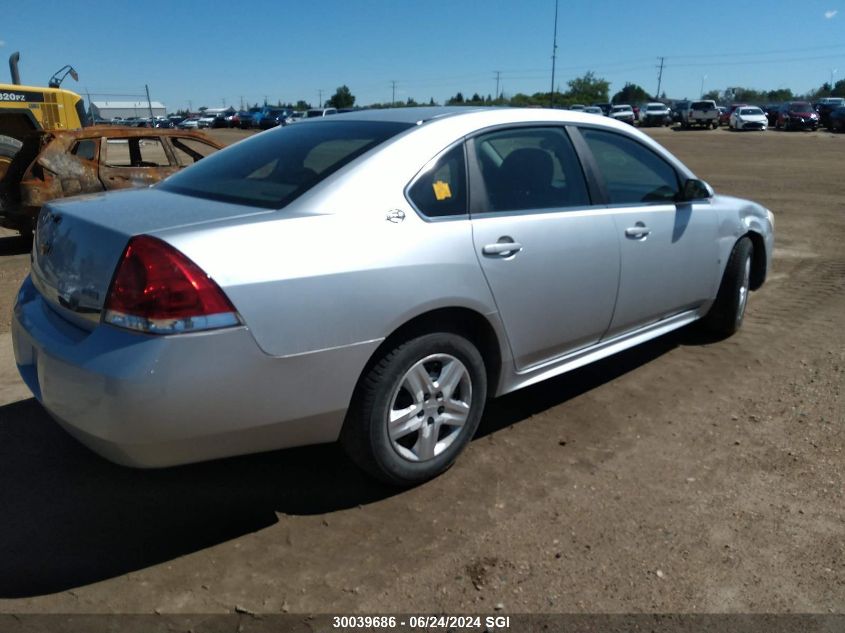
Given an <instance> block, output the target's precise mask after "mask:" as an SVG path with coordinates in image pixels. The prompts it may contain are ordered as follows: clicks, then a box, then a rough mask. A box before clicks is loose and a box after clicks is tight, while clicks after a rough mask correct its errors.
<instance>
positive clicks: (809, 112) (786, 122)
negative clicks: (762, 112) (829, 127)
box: [775, 101, 819, 132]
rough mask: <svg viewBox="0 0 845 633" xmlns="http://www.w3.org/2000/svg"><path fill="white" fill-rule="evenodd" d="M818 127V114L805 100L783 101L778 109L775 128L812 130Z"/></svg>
mask: <svg viewBox="0 0 845 633" xmlns="http://www.w3.org/2000/svg"><path fill="white" fill-rule="evenodd" d="M818 127H819V114H818V112H816V111H815V110H814V109H813V106H812V104H811V103H809V102H807V101H790V102H788V103H784V104H783V105H782V106H781V107H780V110H779V111H778V118H777V121H776V122H775V128H776V129H778V130H780V129H784V130H812V131H814V132H815V131H816V130H817V129H818Z"/></svg>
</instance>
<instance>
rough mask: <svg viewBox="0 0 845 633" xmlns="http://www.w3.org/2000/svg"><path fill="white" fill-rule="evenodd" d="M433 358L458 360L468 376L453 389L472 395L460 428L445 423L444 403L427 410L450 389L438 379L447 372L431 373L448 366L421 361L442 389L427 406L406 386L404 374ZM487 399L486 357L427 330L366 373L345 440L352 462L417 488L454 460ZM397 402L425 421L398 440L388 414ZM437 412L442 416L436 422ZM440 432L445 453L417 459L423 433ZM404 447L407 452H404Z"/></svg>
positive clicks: (446, 335) (346, 424)
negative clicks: (441, 422)
mask: <svg viewBox="0 0 845 633" xmlns="http://www.w3.org/2000/svg"><path fill="white" fill-rule="evenodd" d="M431 358H435V359H438V358H451V359H453V360H454V359H456V360H458V361H460V364H461V365H462V369H463V370H465V372H463V371H461V375H463V376H464V378H462V379H461V382H460V383H459V384H457V385H456V387H455V390H454V391H453V392H452V393H457V394H458V396H457V398H467V396H468V399H469V403H468V404H469V409H468V412H467V414H466V419H465V421H464V423H463V424H462V425H461V426H457V427H455V426H450V425H448V424H447V423H443V424H442V425H441V424H440V420H441V419H445V418H446V417H448V416H444V418H441V417H440V415H439V414H441V413H443V409H444V407H440V409H437V410H435V409H431V410H429V409H428V408H427V407H435V408H436V407H437V405H438V400H440V401H442V398H438V396H443V395H444V394H443V392H446V391H447V388H445V387H443V386H441V385H439V380H438V379H439V378H441V377H442V374H436V375H435V376H432V372H435V373H436V372H437V371H438V364H439V367H440V370H439V371H443V370H444V368H445V367H446V366H447V365H445V364H443V363H440V361H439V360H429V361H426V365H422V367H423V368H424V369H425V371H426V372H427V373H428V375H429V376H431V380H432V385H433V386H434V387H435V389H442V392H437V393H428V394H427V395H428V396H429V398H424V399H425V400H426V402H424V403H423V406H422V407H419V405H417V404H415V403H414V402H413V398H412V394H411V393H410V390H408V389H407V388H406V387H405V386H403V385H407V382H405V378H406V376H407V375H409V372H410V371H411V369H412V368H414V367H415V366H420V363H422V361H424V360H426V359H431ZM447 362H451V361H448V360H447ZM456 367H458V369H461V368H460V367H459V366H456ZM444 373H445V372H444ZM467 380H468V381H469V383H467V382H466V381H467ZM470 394H471V395H470ZM448 397H449V396H447V398H448ZM403 398H404V402H403V401H402V399H403ZM486 401H487V373H486V370H485V367H484V360H483V359H482V357H481V354H480V353H479V351H478V350H477V349H476V347H475V346H474V345H473V344H472V343H470V342H469V341H468V340H467V339H465V338H463V337H462V336H459V335H457V334H451V333H445V332H440V333H435V334H426V335H423V336H419V337H417V338H414V339H411V340H409V341H407V342H405V343H402V344H401V345H398V346H397V347H395V348H394V349H392V350H390V351H387V352H386V353H385V354H384V355H383V356H382V357H381V358H380V359H379V360H378V361H377V362H376V363H375V364H374V365H372V367H371V369H370V370H369V371H368V372H367V373H366V375H364V376H362V378H361V380H360V381H359V384H358V386H357V388H356V389H355V393H354V395H353V400H352V404H351V406H350V408H349V411H348V412H347V416H346V420H345V422H344V425H343V429H342V431H341V434H340V442H341V445H342V446H343V448H344V449H345V451H346V453H347V454H348V455H349V457H350V458H351V459H352V461H354V462H355V463H356V464H357V465H358V466H360V467H361V468H362V469H363V470H365V471H366V472H368V473H369V474H371V475H372V476H374V477H375V478H377V479H380V480H381V481H384V482H386V483H388V484H391V485H396V486H403V487H405V486H413V485H416V484H420V483H422V482H424V481H427V480H429V479H432V478H433V477H436V476H437V475H439V474H441V473H442V472H444V471H445V470H447V469H448V468H449V467H450V466H451V465H452V464H453V463H454V462H455V460H456V459H457V457H458V455H459V454H460V453H461V451H462V450H463V449H464V447H465V446H466V445H467V443H468V442H469V441H470V440H471V439H472V437H473V435H475V431H476V429H477V428H478V423H479V421H480V420H481V415H482V413H483V412H484V405H485V403H486ZM394 404H400V405H401V409H407V410H408V411H411V412H416V415H415V416H414V417H413V418H409V424H410V423H411V422H413V423H414V424H421V426H420V428H419V429H418V430H414V431H410V432H408V433H407V434H406V435H404V436H401V437H400V438H398V439H396V440H394V439H391V437H390V435H389V433H388V420H389V413H390V411H396V410H397V409H394ZM405 405H407V406H405ZM415 407H416V408H415ZM401 409H400V410H401ZM420 413H422V414H423V415H420ZM432 416H434V417H437V420H436V421H435V419H434V417H432ZM418 418H419V422H417V419H418ZM437 429H439V430H437ZM426 430H427V431H428V434H426V432H425V431H426ZM444 430H445V431H446V433H445V435H444V433H443V431H444ZM435 432H436V433H438V435H437V436H436V438H435V440H438V439H440V438H442V440H443V441H447V440H449V441H450V442H451V443H449V444H448V445H447V446H446V447H445V448H442V449H441V452H439V453H437V452H434V456H433V457H427V458H424V459H423V458H419V459H414V456H413V455H411V453H413V452H414V449H415V448H416V447H419V446H422V445H423V444H424V436H425V437H432V435H431V434H432V433H435ZM449 438H451V439H449ZM400 450H401V451H404V453H406V454H404V455H403V454H400ZM432 451H436V448H432ZM421 452H423V451H421Z"/></svg>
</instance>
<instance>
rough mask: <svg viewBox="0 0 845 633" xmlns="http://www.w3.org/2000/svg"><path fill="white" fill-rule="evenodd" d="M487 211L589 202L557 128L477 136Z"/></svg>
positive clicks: (579, 172) (577, 165)
mask: <svg viewBox="0 0 845 633" xmlns="http://www.w3.org/2000/svg"><path fill="white" fill-rule="evenodd" d="M474 145H475V154H476V158H477V160H478V164H479V166H480V169H481V174H482V178H483V180H484V186H485V188H486V190H487V197H488V209H487V210H488V211H520V210H526V209H560V208H565V207H579V206H580V207H583V206H587V205H589V204H590V198H589V195H588V193H587V185H586V182H585V181H584V173H583V171H582V170H581V164H580V163H579V162H578V158H577V156H576V154H575V150H574V149H573V148H572V143H571V141H570V140H569V137H568V136H567V135H566V133H565V132H564V131H563V130H562V129H561V128H555V127H544V128H515V129H510V130H502V131H496V132H490V133H488V134H484V135H482V136H479V137H477V138H476V139H475V143H474Z"/></svg>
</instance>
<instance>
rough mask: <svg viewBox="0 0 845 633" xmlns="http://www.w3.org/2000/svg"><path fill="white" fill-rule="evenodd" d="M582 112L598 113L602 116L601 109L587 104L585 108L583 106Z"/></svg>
mask: <svg viewBox="0 0 845 633" xmlns="http://www.w3.org/2000/svg"><path fill="white" fill-rule="evenodd" d="M584 112H585V113H586V114H598V115H601V116H604V112H602V109H601V108H599V107H598V106H587V107H586V108H584Z"/></svg>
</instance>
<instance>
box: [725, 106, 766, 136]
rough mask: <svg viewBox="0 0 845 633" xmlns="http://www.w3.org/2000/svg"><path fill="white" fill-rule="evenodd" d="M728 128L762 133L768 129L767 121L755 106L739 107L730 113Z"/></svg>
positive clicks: (763, 113) (764, 114)
mask: <svg viewBox="0 0 845 633" xmlns="http://www.w3.org/2000/svg"><path fill="white" fill-rule="evenodd" d="M730 126H731V128H732V129H734V130H761V131H764V130H765V129H766V128H768V127H769V121H768V119H767V118H766V113H765V112H763V111H762V110H761V109H760V108H758V107H757V106H739V107H738V108H736V109H735V110H734V111H733V112H732V113H731V118H730Z"/></svg>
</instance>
